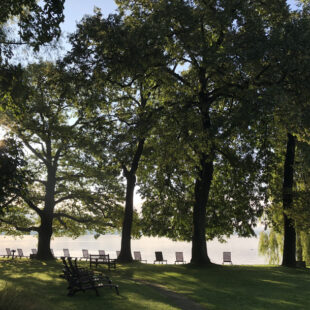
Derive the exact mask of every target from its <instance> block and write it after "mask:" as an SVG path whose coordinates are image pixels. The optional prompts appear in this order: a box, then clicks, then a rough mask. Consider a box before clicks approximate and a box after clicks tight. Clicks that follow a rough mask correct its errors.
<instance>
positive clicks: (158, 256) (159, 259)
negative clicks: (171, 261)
mask: <svg viewBox="0 0 310 310" xmlns="http://www.w3.org/2000/svg"><path fill="white" fill-rule="evenodd" d="M155 258H156V259H155V260H154V264H155V263H156V262H158V263H159V264H163V263H164V262H166V264H167V260H166V259H163V253H162V252H155Z"/></svg>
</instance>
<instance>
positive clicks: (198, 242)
mask: <svg viewBox="0 0 310 310" xmlns="http://www.w3.org/2000/svg"><path fill="white" fill-rule="evenodd" d="M202 161H203V162H202V164H201V170H200V175H199V177H198V178H197V179H196V183H195V204H194V213H193V237H192V258H191V263H193V264H210V263H211V261H210V259H209V257H208V252H207V243H206V206H207V202H208V197H209V191H210V186H211V182H212V177H213V162H212V161H210V162H208V161H207V160H206V159H205V158H204V159H203V160H202Z"/></svg>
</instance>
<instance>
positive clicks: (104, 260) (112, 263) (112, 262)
mask: <svg viewBox="0 0 310 310" xmlns="http://www.w3.org/2000/svg"><path fill="white" fill-rule="evenodd" d="M92 265H95V267H96V268H97V266H98V265H108V268H109V270H110V268H111V267H113V268H114V269H116V259H111V258H110V256H109V254H105V255H100V254H99V255H98V254H95V255H93V254H91V255H89V267H90V268H91V267H92Z"/></svg>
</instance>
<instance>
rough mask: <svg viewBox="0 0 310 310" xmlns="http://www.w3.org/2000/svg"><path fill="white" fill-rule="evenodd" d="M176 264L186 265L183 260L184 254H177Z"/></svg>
mask: <svg viewBox="0 0 310 310" xmlns="http://www.w3.org/2000/svg"><path fill="white" fill-rule="evenodd" d="M174 263H175V264H177V263H182V264H186V261H185V260H184V258H183V252H175V262H174Z"/></svg>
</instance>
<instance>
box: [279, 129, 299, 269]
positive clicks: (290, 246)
mask: <svg viewBox="0 0 310 310" xmlns="http://www.w3.org/2000/svg"><path fill="white" fill-rule="evenodd" d="M295 145H296V141H295V137H294V136H293V135H292V134H290V133H288V134H287V147H286V154H285V163H284V177H283V194H282V195H283V196H282V198H283V217H284V245H283V260H282V266H286V267H295V266H296V231H295V225H294V220H293V219H291V218H290V217H289V216H288V215H287V213H286V211H289V210H290V209H292V207H293V182H294V160H295Z"/></svg>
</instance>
